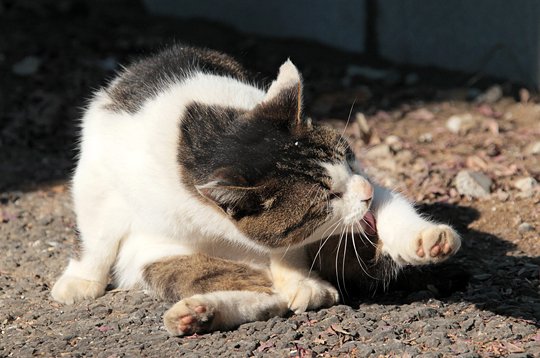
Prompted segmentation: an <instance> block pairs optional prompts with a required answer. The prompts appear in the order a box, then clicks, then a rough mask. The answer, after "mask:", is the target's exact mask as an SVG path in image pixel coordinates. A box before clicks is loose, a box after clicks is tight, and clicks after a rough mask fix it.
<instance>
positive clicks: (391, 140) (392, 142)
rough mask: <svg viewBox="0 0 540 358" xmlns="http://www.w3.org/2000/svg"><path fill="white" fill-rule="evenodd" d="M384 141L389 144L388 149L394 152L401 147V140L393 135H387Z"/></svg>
mask: <svg viewBox="0 0 540 358" xmlns="http://www.w3.org/2000/svg"><path fill="white" fill-rule="evenodd" d="M384 142H385V143H386V144H388V145H389V146H390V149H391V150H392V151H393V152H394V153H395V152H399V151H400V150H402V149H403V141H402V140H401V138H399V137H398V136H395V135H389V136H388V137H386V138H385V140H384Z"/></svg>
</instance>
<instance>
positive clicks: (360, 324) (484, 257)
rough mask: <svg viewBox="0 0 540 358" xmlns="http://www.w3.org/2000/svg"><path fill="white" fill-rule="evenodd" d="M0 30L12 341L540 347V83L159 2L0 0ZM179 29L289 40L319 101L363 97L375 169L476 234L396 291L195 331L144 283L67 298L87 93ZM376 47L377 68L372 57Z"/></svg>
mask: <svg viewBox="0 0 540 358" xmlns="http://www.w3.org/2000/svg"><path fill="white" fill-rule="evenodd" d="M0 33H2V41H0V77H1V78H2V82H1V85H0V98H1V99H0V133H1V136H0V252H1V253H2V254H3V255H2V256H3V257H2V260H0V280H1V283H0V333H1V335H0V357H8V356H13V357H26V356H33V355H41V356H55V357H56V356H99V357H101V356H103V357H121V356H159V357H163V356H171V355H175V356H178V355H180V354H186V355H189V356H201V357H208V356H220V355H221V356H287V357H293V356H299V357H310V356H327V357H330V356H332V357H333V356H353V357H367V356H403V357H413V356H419V355H422V356H426V357H440V356H463V357H478V356H512V357H527V356H530V357H533V356H540V333H539V330H538V326H539V321H540V288H539V287H540V258H539V255H540V237H539V232H540V214H539V213H540V210H539V207H540V190H539V188H538V185H537V184H535V182H536V181H540V105H539V104H538V103H539V99H538V96H537V94H535V93H534V92H532V91H530V92H529V91H527V90H526V89H521V88H520V87H519V86H515V85H511V84H507V83H502V82H501V83H498V84H497V82H496V81H493V80H489V79H481V71H480V72H479V75H477V76H475V77H468V76H466V75H462V74H456V73H448V72H441V71H434V70H430V69H420V68H405V67H393V66H390V65H389V64H386V63H382V62H378V61H374V60H373V59H367V58H362V57H360V56H353V55H350V54H347V53H342V52H339V51H336V50H332V49H329V48H325V47H322V46H320V45H317V44H314V43H306V42H302V41H295V40H275V39H267V38H259V37H254V36H247V35H242V34H238V33H236V32H235V31H233V30H231V29H228V28H224V27H222V26H218V25H215V24H210V23H205V22H201V21H175V20H171V19H165V18H156V17H150V16H147V15H146V14H144V11H143V9H142V7H141V6H140V5H138V4H137V3H136V2H125V1H111V2H107V3H105V2H101V1H98V2H86V1H55V2H53V1H43V2H33V1H18V2H13V1H5V0H0ZM173 41H188V42H190V43H192V44H196V45H206V46H210V47H213V48H217V49H222V50H226V51H227V52H230V53H232V54H234V55H236V56H237V57H238V58H239V59H241V60H242V61H243V62H245V63H246V64H247V66H248V67H249V68H250V69H251V70H253V71H254V73H255V76H257V77H258V78H271V77H272V75H273V74H274V72H275V71H276V69H277V68H278V66H279V64H280V63H281V62H282V61H283V59H285V58H287V57H289V56H290V57H291V58H292V59H293V61H295V63H297V65H298V67H299V68H300V69H301V70H302V71H303V74H304V77H305V81H306V84H307V88H306V99H307V105H306V107H307V111H308V112H309V114H311V115H312V116H313V118H314V120H318V121H324V122H326V123H328V124H329V125H332V126H335V127H337V128H343V127H344V123H345V120H346V119H347V116H348V113H349V111H350V109H351V104H352V103H353V102H355V101H356V103H355V106H354V110H353V111H352V116H351V122H350V125H349V126H348V127H347V129H346V133H347V134H348V135H349V137H350V138H351V140H352V142H353V143H354V145H355V148H356V150H357V152H358V154H359V155H360V157H361V158H362V160H363V162H364V164H365V165H366V166H367V167H368V168H369V172H370V174H371V175H373V176H374V177H375V178H377V179H378V180H379V181H380V182H382V183H384V184H386V185H388V186H391V187H394V188H396V189H397V190H400V191H401V192H403V193H404V194H405V195H407V196H408V197H410V198H411V199H414V200H417V201H418V202H419V203H420V209H421V210H422V211H423V212H425V213H427V214H429V215H431V216H433V217H436V218H438V219H440V220H443V221H445V222H449V223H452V224H453V225H455V226H456V227H457V228H458V230H459V232H460V233H461V234H462V235H463V239H464V241H463V249H462V250H461V252H460V253H459V254H458V255H457V256H456V257H454V258H453V259H451V260H450V261H449V262H447V263H445V264H443V265H440V266H438V267H428V268H424V269H422V270H418V269H410V270H406V271H405V272H404V273H403V274H402V275H401V276H400V277H399V278H398V279H397V280H396V281H395V282H393V283H392V284H391V285H390V287H389V288H388V289H387V290H386V291H382V290H360V289H356V290H355V288H354V287H349V291H350V292H353V294H351V295H350V297H349V298H348V300H347V301H346V302H345V303H346V304H347V305H340V306H336V307H332V308H329V309H325V310H321V311H317V312H307V313H304V314H300V315H291V316H290V317H287V318H274V319H271V320H269V321H266V322H255V323H249V324H245V325H242V326H241V327H240V328H239V329H237V330H234V331H230V332H215V333H212V334H207V335H201V336H191V337H185V338H171V337H168V336H167V334H166V332H165V330H164V327H163V325H162V323H161V315H162V314H163V313H164V311H165V310H166V308H167V305H166V304H164V303H162V302H159V301H156V300H155V299H153V298H151V297H149V296H147V295H146V294H145V293H144V292H133V291H131V292H123V291H115V290H111V291H109V292H107V294H106V295H105V296H104V297H101V298H99V299H97V300H95V301H93V302H84V303H80V304H76V305H73V306H62V305H60V304H58V303H56V302H53V301H52V300H51V299H50V296H49V295H50V293H49V290H50V288H51V286H52V283H53V282H54V279H55V277H57V276H58V275H59V274H60V272H61V270H62V269H63V267H64V265H65V264H66V262H67V258H68V257H69V254H70V251H71V249H72V247H73V244H74V241H75V225H74V215H73V212H72V210H71V204H70V200H69V191H68V184H67V179H68V177H69V173H70V170H71V169H72V167H73V164H74V161H73V156H74V153H75V152H74V150H73V148H74V143H75V138H76V130H75V127H76V121H75V119H76V118H78V117H79V116H80V113H81V110H80V108H81V107H82V106H83V105H84V103H85V98H88V96H89V94H90V90H91V89H92V88H96V87H97V86H99V85H101V84H103V83H104V82H105V81H106V80H107V79H109V78H110V77H111V75H112V73H113V71H114V70H115V69H116V68H117V63H118V62H121V63H125V62H126V61H128V60H129V59H130V58H132V57H133V56H137V55H140V54H142V53H147V52H149V51H151V50H153V49H156V48H159V47H162V46H164V45H165V44H168V43H171V42H173ZM353 63H354V65H353ZM374 65H377V66H378V68H379V69H380V71H379V75H378V76H373V71H372V72H371V73H369V71H367V72H366V71H365V68H368V67H370V66H374ZM480 70H481V69H480ZM452 116H454V118H453V119H452ZM456 118H457V119H456ZM458 173H463V174H460V175H461V176H465V177H467V178H472V179H471V180H472V181H470V182H467V183H468V184H463V183H462V182H460V181H456V177H457V176H458ZM472 173H482V174H483V175H484V176H485V177H486V178H487V180H489V181H488V182H487V185H484V184H486V183H484V184H483V183H482V180H477V178H478V176H477V175H476V174H472ZM475 178H476V179H475ZM464 185H465V186H464Z"/></svg>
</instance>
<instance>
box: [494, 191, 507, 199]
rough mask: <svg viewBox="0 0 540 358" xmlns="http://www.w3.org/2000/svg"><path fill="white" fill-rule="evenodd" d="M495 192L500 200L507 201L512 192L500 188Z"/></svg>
mask: <svg viewBox="0 0 540 358" xmlns="http://www.w3.org/2000/svg"><path fill="white" fill-rule="evenodd" d="M495 194H496V195H497V198H498V199H499V200H500V201H507V200H508V198H509V197H510V194H508V193H507V192H506V191H504V190H502V189H498V190H497V192H496V193H495Z"/></svg>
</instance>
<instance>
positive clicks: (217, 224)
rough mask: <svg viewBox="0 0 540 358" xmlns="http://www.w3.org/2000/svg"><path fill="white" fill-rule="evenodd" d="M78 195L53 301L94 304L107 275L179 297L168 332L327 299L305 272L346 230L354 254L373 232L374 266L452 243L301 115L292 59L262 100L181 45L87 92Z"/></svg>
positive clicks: (420, 259) (438, 257)
mask: <svg viewBox="0 0 540 358" xmlns="http://www.w3.org/2000/svg"><path fill="white" fill-rule="evenodd" d="M73 199H74V203H75V211H76V214H77V224H78V228H79V231H80V233H81V240H82V241H81V244H82V247H81V252H80V255H78V257H74V258H72V259H71V260H70V262H69V265H68V266H67V268H66V270H65V272H64V273H63V275H62V276H61V277H60V278H59V280H58V281H57V282H56V284H55V285H54V287H53V289H52V296H53V298H54V299H55V300H57V301H59V302H63V303H67V304H70V303H73V302H77V301H80V300H84V299H92V298H96V297H99V296H101V295H103V294H104V292H105V287H106V286H107V283H108V278H109V273H110V272H111V269H112V271H113V273H114V278H115V281H116V284H117V285H118V286H119V287H121V288H135V287H138V288H144V289H147V290H150V291H151V292H153V293H154V294H156V295H157V296H159V297H161V298H163V299H165V300H169V301H173V302H176V303H175V304H174V305H173V306H172V308H171V309H170V310H169V311H167V313H166V314H165V316H164V323H165V326H166V328H167V330H168V331H169V332H170V333H171V334H173V335H184V334H191V333H195V332H203V331H211V330H217V329H228V328H233V327H235V326H238V325H239V324H241V323H244V322H249V321H254V320H260V319H267V318H269V317H272V316H276V315H283V314H285V313H286V312H287V311H288V310H289V309H290V310H292V311H294V312H302V311H305V310H307V309H317V308H320V307H323V306H329V305H333V304H335V303H337V302H338V300H339V294H338V291H337V290H336V289H335V288H334V287H333V286H332V285H331V284H330V283H328V282H326V281H324V280H323V279H321V278H319V277H318V276H317V275H315V274H312V273H311V268H310V266H312V261H313V260H314V259H316V257H315V256H317V255H324V252H323V251H321V250H313V247H315V248H318V247H320V246H322V244H323V240H324V241H328V242H324V244H325V245H326V247H333V248H336V247H337V250H338V253H339V246H338V245H341V241H342V238H343V236H344V235H345V237H346V238H349V235H350V237H351V239H352V243H353V244H354V251H355V252H357V250H356V245H358V247H359V248H361V247H363V246H366V243H365V241H362V240H357V239H355V238H356V237H358V234H365V232H366V231H369V230H370V228H369V226H370V225H374V224H375V222H376V231H377V234H378V241H377V244H376V245H377V255H376V256H375V259H374V260H378V259H380V258H391V261H392V262H394V265H396V266H397V267H401V266H403V265H407V264H411V265H423V264H428V263H434V262H440V261H442V260H444V259H446V258H448V257H449V256H450V255H451V254H453V253H455V252H456V251H457V250H458V249H459V247H460V239H459V237H458V235H457V234H456V232H455V231H454V230H453V229H452V228H451V227H449V226H447V225H441V224H437V223H434V222H430V221H428V220H425V219H424V218H422V217H421V216H419V215H418V214H417V213H416V212H415V210H414V209H413V207H412V206H411V204H410V203H409V202H407V201H406V200H405V199H404V198H402V197H401V196H400V195H398V194H396V193H393V192H391V191H389V190H387V189H384V188H381V187H379V186H376V185H373V184H371V183H370V181H369V180H368V179H367V178H366V176H365V175H364V174H363V173H362V171H361V170H360V168H359V167H358V164H357V161H356V159H355V157H354V154H353V153H352V151H351V149H350V148H349V147H348V144H347V142H346V141H345V140H344V139H343V138H342V137H341V135H340V133H337V132H336V131H335V130H332V129H330V128H326V127H323V126H318V125H315V124H313V123H311V121H310V120H306V119H305V118H304V117H303V115H302V81H301V76H300V74H299V72H298V70H297V69H296V67H295V66H294V65H293V64H292V62H291V61H286V62H285V63H284V64H283V65H282V66H281V67H280V69H279V74H278V77H277V79H276V80H275V81H273V82H272V84H271V85H270V87H269V88H268V89H267V90H264V89H262V88H261V87H257V86H255V85H253V84H252V82H251V81H250V79H249V78H248V76H247V75H246V73H245V71H244V69H243V68H242V67H241V66H240V65H239V64H238V63H237V62H235V61H234V60H232V59H231V58H230V57H228V56H226V55H224V54H221V53H219V52H215V51H211V50H205V49H196V48H191V47H182V46H174V47H172V48H169V49H167V50H165V51H163V52H161V53H159V54H157V55H156V56H154V57H151V58H148V59H145V60H142V61H139V62H137V63H135V64H133V65H131V66H129V67H127V68H126V69H125V70H124V71H123V72H122V73H120V74H119V76H118V77H117V78H116V79H115V80H114V81H113V82H112V83H111V84H110V85H109V86H108V87H107V88H104V89H102V90H100V91H98V92H97V93H96V94H95V96H94V98H93V100H92V101H91V103H90V105H89V107H88V109H87V110H86V113H85V115H84V117H83V119H82V139H81V153H80V158H79V162H78V165H77V169H76V172H75V176H74V178H73ZM355 233H356V234H357V235H356V236H354V234H355ZM336 234H340V235H341V236H340V237H339V236H336ZM360 237H361V236H360ZM328 238H329V239H328ZM327 239H328V240H327ZM344 247H345V246H344ZM314 251H316V254H315V255H314V254H313V252H314ZM333 252H336V249H334V251H333ZM344 255H345V254H344ZM357 258H358V263H359V264H361V260H360V258H359V257H357ZM325 259H328V257H326V258H325ZM336 259H337V257H336ZM336 265H337V262H336ZM332 266H333V265H332ZM348 266H349V265H348ZM320 269H321V270H323V271H324V267H321V268H320ZM336 270H337V267H336ZM343 270H344V271H345V270H349V268H348V267H347V268H345V267H343ZM358 279H361V277H358Z"/></svg>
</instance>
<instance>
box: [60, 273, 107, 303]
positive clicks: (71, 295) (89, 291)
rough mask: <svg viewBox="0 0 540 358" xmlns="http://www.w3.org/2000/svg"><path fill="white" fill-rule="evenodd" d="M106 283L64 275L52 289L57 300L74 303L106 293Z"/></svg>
mask: <svg viewBox="0 0 540 358" xmlns="http://www.w3.org/2000/svg"><path fill="white" fill-rule="evenodd" d="M105 287H106V284H104V283H101V282H97V281H89V280H85V279H82V278H79V277H74V276H66V275H62V277H60V278H59V279H58V281H56V283H55V284H54V286H53V289H52V291H51V295H52V297H53V298H54V300H55V301H58V302H61V303H65V304H68V305H70V304H73V303H75V302H79V301H82V300H86V299H89V298H97V297H99V296H102V295H103V294H104V293H105Z"/></svg>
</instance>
